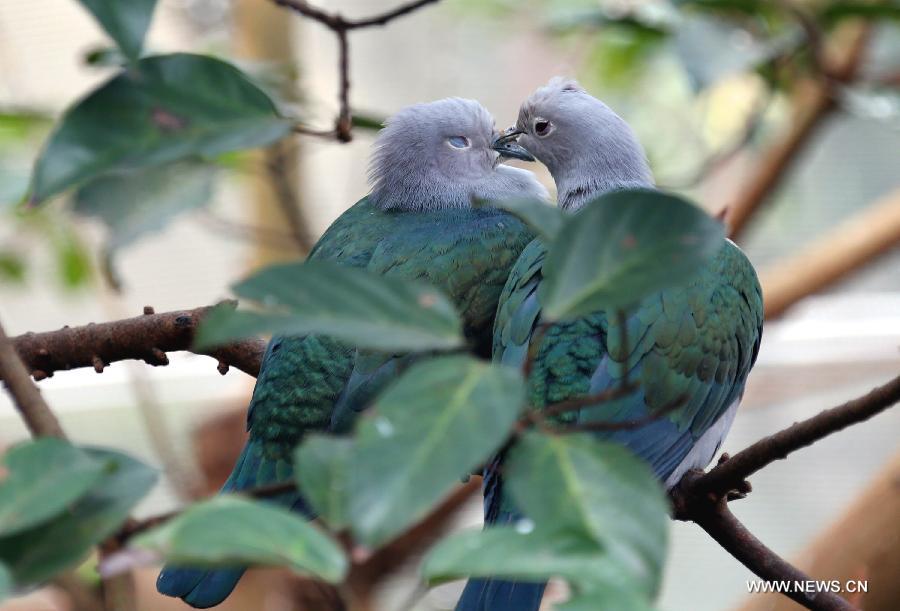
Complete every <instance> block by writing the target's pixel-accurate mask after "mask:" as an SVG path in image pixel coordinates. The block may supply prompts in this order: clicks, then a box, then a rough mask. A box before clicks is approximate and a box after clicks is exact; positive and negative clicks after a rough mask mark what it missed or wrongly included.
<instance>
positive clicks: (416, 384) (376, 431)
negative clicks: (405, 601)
mask: <svg viewBox="0 0 900 611" xmlns="http://www.w3.org/2000/svg"><path fill="white" fill-rule="evenodd" d="M524 393H525V391H524V384H523V382H522V379H521V376H520V375H519V373H518V371H516V370H514V369H511V368H507V367H502V366H500V365H493V364H488V363H484V362H481V361H478V360H476V359H473V358H470V357H463V356H452V357H443V358H438V359H433V360H429V361H426V362H422V363H418V364H416V365H413V366H412V367H410V369H409V370H408V371H407V372H406V373H405V374H404V375H403V376H402V377H401V378H400V379H399V380H397V381H396V382H395V383H394V384H393V385H392V386H390V387H389V388H388V389H387V390H386V391H385V392H384V393H383V394H382V395H381V396H380V397H379V398H378V399H377V400H376V402H375V409H374V413H373V414H372V415H371V417H368V418H364V419H362V420H361V421H360V423H359V425H358V427H357V433H356V444H355V446H354V451H353V465H354V468H353V470H352V471H351V475H350V518H351V522H352V526H353V531H354V533H356V534H357V535H358V539H359V540H360V541H362V542H363V543H365V544H367V545H369V546H373V547H374V546H376V545H378V544H379V543H382V542H384V541H386V540H387V539H389V538H390V537H392V536H393V535H396V534H397V533H399V532H401V531H402V530H403V529H404V528H405V527H407V526H409V525H410V524H412V523H414V522H416V521H417V520H420V519H421V518H423V517H424V516H425V515H426V513H427V512H428V510H429V509H430V508H431V507H432V506H433V505H434V504H435V503H436V502H437V501H439V500H440V499H441V498H442V497H443V496H445V495H446V494H447V493H449V492H450V491H451V490H452V488H453V485H454V483H457V482H458V481H459V479H460V477H461V476H462V475H464V474H466V473H471V470H472V469H474V468H475V467H477V466H478V465H480V464H482V463H483V462H484V461H485V460H486V459H487V458H488V457H490V456H491V454H493V453H494V452H495V451H496V450H497V449H498V448H499V447H500V446H501V445H502V444H503V442H504V441H505V440H506V438H507V437H508V435H509V433H510V431H511V430H512V425H513V423H514V422H515V421H516V418H517V417H518V415H519V412H520V410H521V408H522V405H523V403H524Z"/></svg>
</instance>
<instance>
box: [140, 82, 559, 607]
mask: <svg viewBox="0 0 900 611" xmlns="http://www.w3.org/2000/svg"><path fill="white" fill-rule="evenodd" d="M497 136H498V133H497V130H496V129H495V127H494V120H493V118H492V117H491V115H490V113H489V112H488V111H487V110H486V109H485V108H484V107H483V106H482V105H481V104H479V103H478V102H476V101H474V100H470V99H464V98H446V99H442V100H437V101H433V102H428V103H420V104H414V105H411V106H408V107H406V108H403V109H401V110H400V111H398V112H397V113H396V114H394V115H393V116H392V117H390V118H389V119H388V120H387V121H386V122H385V124H384V127H383V128H382V129H381V130H380V132H379V134H378V136H377V137H376V141H375V143H374V147H373V153H372V155H371V158H370V165H369V174H368V178H369V183H370V186H371V190H370V192H369V194H368V195H367V196H366V197H364V198H363V199H361V200H360V201H359V202H357V203H356V204H354V205H353V206H352V207H351V208H349V209H348V210H347V211H346V212H344V213H343V214H342V215H341V216H340V217H339V218H338V219H337V220H336V221H335V222H334V223H333V224H332V225H331V226H330V227H329V228H328V229H327V230H326V231H325V233H324V234H323V235H322V237H321V238H320V239H319V241H318V242H317V243H316V244H315V246H314V247H313V249H312V250H311V251H310V254H309V259H311V260H328V261H333V262H336V263H338V264H340V265H345V266H349V267H354V268H366V269H368V270H371V271H373V272H374V273H378V274H382V275H385V276H393V277H401V278H407V279H417V280H423V281H426V282H429V283H431V284H433V285H434V286H436V287H438V288H439V289H442V290H443V291H444V292H445V293H446V294H447V296H448V297H449V298H450V299H451V300H452V301H453V303H454V304H455V306H456V308H457V310H458V311H459V313H460V315H461V318H462V320H463V331H464V333H465V335H466V338H467V340H468V341H469V343H470V344H471V345H472V347H473V349H474V350H476V351H480V352H481V353H483V354H486V355H489V354H490V346H491V335H492V329H493V318H494V315H495V313H496V309H497V300H498V298H499V296H500V291H501V290H502V288H503V284H504V282H505V281H506V278H507V275H508V273H509V269H510V268H511V267H512V264H513V263H514V262H515V260H516V258H517V257H518V255H519V253H520V252H521V251H522V249H523V248H524V247H525V245H526V244H528V242H529V241H530V240H531V239H532V237H533V235H532V233H531V232H530V230H529V229H528V228H527V227H526V226H525V225H524V224H523V223H522V222H521V221H519V220H518V219H516V218H515V217H513V216H512V215H510V214H508V213H505V212H503V211H501V210H498V209H497V208H494V207H487V206H480V207H475V206H473V202H474V201H478V200H486V201H497V200H502V199H507V198H544V199H547V198H548V197H549V196H548V193H547V190H546V188H545V187H544V186H543V185H541V183H540V182H539V181H538V180H537V179H536V178H535V176H534V174H532V173H531V172H529V171H527V170H524V169H521V168H515V167H512V166H509V165H506V164H505V163H503V162H504V161H506V160H507V159H510V158H516V157H518V158H520V159H523V160H526V161H529V160H533V159H532V158H531V156H530V155H528V154H527V153H525V152H524V151H523V150H522V149H521V148H519V147H517V146H515V145H513V146H511V147H507V148H506V149H505V150H504V151H503V153H502V155H501V154H500V153H499V152H497V151H496V150H494V149H493V148H492V143H493V142H494V141H495V140H496V139H497ZM406 360H408V359H407V357H405V356H404V355H386V356H385V355H378V354H376V353H362V352H358V351H357V350H356V349H355V348H354V347H353V346H351V345H348V344H346V343H343V342H340V341H337V340H334V339H332V338H329V337H324V336H318V335H307V336H290V335H289V336H276V337H274V338H273V339H272V340H271V341H270V342H269V344H268V346H267V348H266V352H265V354H264V356H263V360H262V365H261V368H260V373H259V376H258V377H257V380H256V386H255V388H254V390H253V395H252V398H251V401H250V405H249V408H248V413H247V428H248V431H249V436H248V440H247V442H246V444H245V446H244V448H243V451H242V452H241V455H240V457H239V458H238V460H237V463H236V465H235V467H234V469H233V471H232V473H231V475H230V476H229V478H228V480H227V481H226V482H225V484H224V485H223V487H222V489H221V492H239V491H242V490H247V489H250V488H254V487H260V486H266V485H271V484H274V483H277V482H283V481H289V480H291V478H292V476H293V475H292V474H293V466H292V453H293V450H294V448H295V447H296V446H297V445H298V444H299V443H300V441H301V440H302V438H303V435H304V434H305V433H307V432H309V431H328V432H344V431H346V430H347V429H348V428H349V427H350V425H351V424H352V418H353V415H354V414H357V413H359V412H360V411H361V410H362V409H363V408H364V407H365V406H367V405H368V402H369V399H370V398H371V397H372V396H373V395H374V394H375V393H376V392H377V390H378V389H380V388H381V387H382V386H383V385H384V384H386V383H387V381H389V380H390V379H391V378H392V376H395V375H397V373H398V371H399V370H400V369H401V368H402V365H403V364H404V362H405V361H406ZM357 361H359V362H357ZM372 363H375V364H374V365H372ZM339 402H340V408H341V409H340V416H339V417H337V418H335V417H334V412H335V410H336V406H338V403H339ZM270 502H276V503H278V504H280V505H282V506H288V507H291V508H292V509H293V510H295V511H298V512H300V513H302V514H304V515H306V516H307V517H310V518H312V517H313V515H314V512H313V510H312V509H311V508H310V507H309V506H307V504H306V503H305V501H304V500H303V498H302V496H301V495H300V494H299V493H297V492H291V493H285V494H283V495H281V496H279V497H275V498H273V499H271V500H270ZM243 571H244V569H243V568H239V567H236V568H223V569H202V568H192V567H175V566H167V567H164V568H163V570H162V571H161V572H160V574H159V577H158V579H157V590H158V591H159V592H161V593H162V594H166V595H168V596H173V597H178V598H181V599H183V600H184V601H185V602H186V603H187V604H189V605H191V606H193V607H196V608H208V607H212V606H215V605H217V604H219V603H220V602H221V601H223V600H224V599H225V598H227V596H228V595H229V594H230V593H231V591H232V590H233V589H234V587H235V585H236V584H237V582H238V580H239V579H240V577H241V575H242V573H243Z"/></svg>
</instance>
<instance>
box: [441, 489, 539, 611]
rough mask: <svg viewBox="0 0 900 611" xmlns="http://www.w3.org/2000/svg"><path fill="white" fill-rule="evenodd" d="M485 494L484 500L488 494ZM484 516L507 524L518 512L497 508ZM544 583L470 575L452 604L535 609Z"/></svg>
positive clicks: (489, 609) (480, 609) (473, 610)
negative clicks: (456, 599) (471, 577)
mask: <svg viewBox="0 0 900 611" xmlns="http://www.w3.org/2000/svg"><path fill="white" fill-rule="evenodd" d="M485 497H486V500H488V498H489V495H485ZM488 517H489V519H490V521H491V523H492V524H511V523H514V522H516V521H518V519H519V516H518V515H516V514H515V513H512V512H508V511H500V512H498V513H496V516H495V517H494V516H491V512H488ZM491 518H493V519H491ZM488 528H490V526H488ZM546 587H547V582H546V581H541V582H534V581H509V580H503V579H495V578H493V577H486V578H482V579H470V580H469V581H468V582H467V583H466V587H465V589H464V590H463V593H462V596H460V598H459V602H458V603H457V604H456V611H538V609H540V607H541V599H542V598H543V597H544V589H545V588H546Z"/></svg>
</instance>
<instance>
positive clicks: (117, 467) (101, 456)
mask: <svg viewBox="0 0 900 611" xmlns="http://www.w3.org/2000/svg"><path fill="white" fill-rule="evenodd" d="M84 451H85V452H86V453H87V454H89V455H90V456H91V458H93V459H94V460H96V461H99V462H101V463H105V464H108V465H109V466H108V467H107V470H106V472H105V474H104V476H103V477H101V478H100V479H99V480H98V481H97V483H96V484H95V485H94V487H93V488H92V489H91V491H90V492H89V493H88V494H87V495H85V496H83V497H81V498H80V499H79V500H78V501H76V502H75V504H74V505H72V506H71V507H70V508H69V510H68V511H67V512H65V513H63V514H60V515H58V516H57V517H56V518H54V519H53V520H51V521H49V522H45V523H43V524H41V525H39V526H36V527H34V528H31V529H29V530H26V531H23V532H20V533H18V534H15V535H12V536H9V537H2V538H0V562H3V563H5V564H6V565H7V566H8V567H9V568H10V570H11V572H12V574H13V578H14V580H15V582H16V583H17V584H19V585H27V584H34V583H40V582H43V581H46V580H47V579H50V578H51V577H53V576H54V575H56V574H57V573H60V572H62V571H64V570H66V569H68V568H72V567H73V566H75V565H77V564H78V563H79V562H80V561H81V560H82V559H83V558H84V556H85V555H86V554H87V553H88V552H89V551H90V550H91V549H92V548H93V547H94V546H95V545H97V544H98V543H99V542H101V541H103V540H104V539H106V538H107V537H108V536H109V535H111V534H112V533H113V532H115V531H116V529H117V528H119V527H120V526H121V525H122V523H123V522H124V521H125V520H126V518H127V517H128V514H129V512H130V511H131V510H132V508H133V507H134V506H135V505H136V504H137V503H138V501H140V499H141V498H143V496H144V495H145V494H147V492H149V490H150V488H152V487H153V484H154V483H155V482H156V477H157V476H156V471H154V470H153V469H151V468H150V467H148V466H146V465H144V464H143V463H141V462H138V461H137V460H135V459H133V458H131V457H129V456H126V455H124V454H120V453H118V452H113V451H111V450H101V449H85V450H84Z"/></svg>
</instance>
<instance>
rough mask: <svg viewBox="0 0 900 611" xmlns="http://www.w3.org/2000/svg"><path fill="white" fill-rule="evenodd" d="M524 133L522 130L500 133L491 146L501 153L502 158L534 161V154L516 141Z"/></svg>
mask: <svg viewBox="0 0 900 611" xmlns="http://www.w3.org/2000/svg"><path fill="white" fill-rule="evenodd" d="M523 133H524V132H523V131H522V130H511V131H508V132H505V133H503V134H500V135H499V136H497V137H496V138H495V139H494V141H493V142H492V143H491V148H492V149H494V150H495V151H497V152H498V153H500V157H502V158H506V159H521V160H522V161H534V155H532V154H531V153H529V152H528V151H527V150H526V149H525V148H524V147H522V146H520V145H519V144H518V143H517V142H516V140H517V139H518V138H519V136H520V135H521V134H523Z"/></svg>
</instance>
